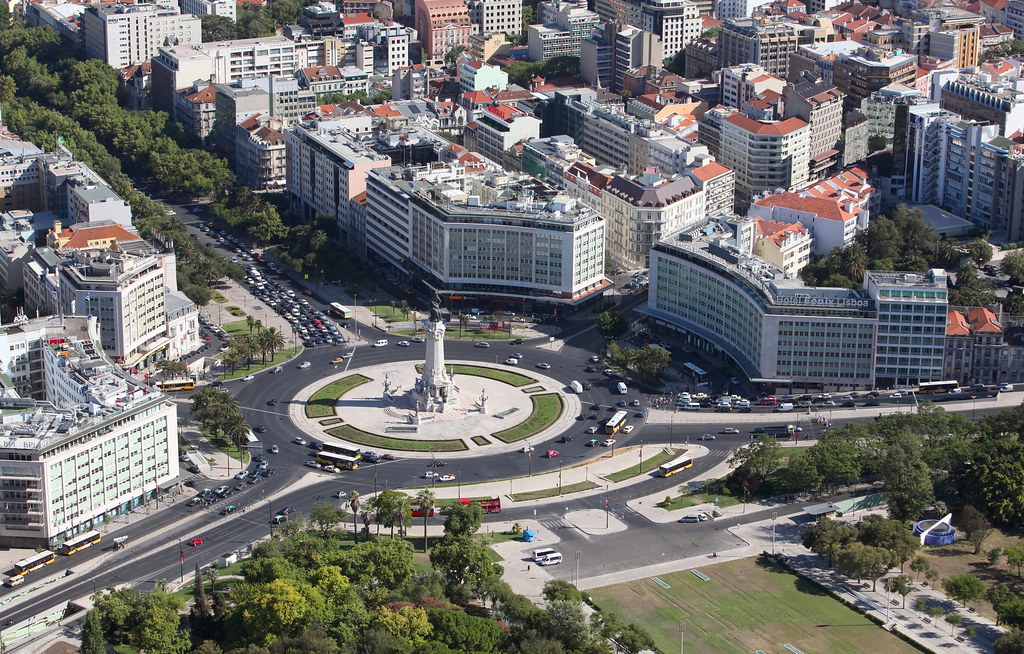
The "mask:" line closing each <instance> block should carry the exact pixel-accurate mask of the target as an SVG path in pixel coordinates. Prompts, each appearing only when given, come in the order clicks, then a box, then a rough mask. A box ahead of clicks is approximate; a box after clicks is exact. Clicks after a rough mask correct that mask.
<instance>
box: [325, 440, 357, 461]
mask: <svg viewBox="0 0 1024 654" xmlns="http://www.w3.org/2000/svg"><path fill="white" fill-rule="evenodd" d="M320 451H321V452H328V453H330V454H342V455H344V456H350V457H352V458H353V459H360V458H362V455H361V454H360V453H359V448H357V447H349V446H347V445H342V444H341V443H331V442H329V441H324V443H323V447H322V448H321V450H320Z"/></svg>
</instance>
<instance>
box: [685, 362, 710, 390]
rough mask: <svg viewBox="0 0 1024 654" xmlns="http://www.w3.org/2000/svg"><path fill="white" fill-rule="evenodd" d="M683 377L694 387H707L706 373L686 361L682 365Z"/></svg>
mask: <svg viewBox="0 0 1024 654" xmlns="http://www.w3.org/2000/svg"><path fill="white" fill-rule="evenodd" d="M683 375H685V376H686V377H687V378H688V379H689V380H690V382H692V383H693V385H694V386H707V384H708V373H707V372H706V371H705V370H704V369H703V368H701V367H700V366H698V365H697V364H695V363H690V362H689V361H687V362H686V363H684V364H683Z"/></svg>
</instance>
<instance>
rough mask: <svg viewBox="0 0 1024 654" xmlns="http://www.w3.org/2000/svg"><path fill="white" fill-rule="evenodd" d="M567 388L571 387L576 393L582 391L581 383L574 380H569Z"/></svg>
mask: <svg viewBox="0 0 1024 654" xmlns="http://www.w3.org/2000/svg"><path fill="white" fill-rule="evenodd" d="M569 388H571V389H572V392H573V393H576V394H577V395H579V394H580V393H582V392H583V384H581V383H579V382H578V381H576V380H573V381H571V382H569Z"/></svg>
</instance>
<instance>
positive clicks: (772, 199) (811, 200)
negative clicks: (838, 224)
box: [754, 191, 855, 221]
mask: <svg viewBox="0 0 1024 654" xmlns="http://www.w3.org/2000/svg"><path fill="white" fill-rule="evenodd" d="M754 204H756V205H757V206H759V207H782V208H785V209H792V210H794V211H802V212H805V213H812V214H814V215H815V216H818V217H819V218H825V219H828V220H842V221H846V220H852V219H854V218H855V215H854V214H852V213H850V212H849V211H846V210H844V209H843V208H842V207H841V206H839V203H838V202H835V201H834V200H826V199H823V198H815V197H804V196H802V195H799V194H797V193H793V192H791V191H783V192H782V193H773V194H771V195H767V196H765V197H763V198H758V199H757V200H756V201H755V202H754Z"/></svg>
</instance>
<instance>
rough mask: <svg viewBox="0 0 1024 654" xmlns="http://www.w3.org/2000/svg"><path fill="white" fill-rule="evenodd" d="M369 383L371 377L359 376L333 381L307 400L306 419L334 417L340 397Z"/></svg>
mask: <svg viewBox="0 0 1024 654" xmlns="http://www.w3.org/2000/svg"><path fill="white" fill-rule="evenodd" d="M369 381H370V378H369V377H367V376H365V375H358V374H356V375H349V376H347V377H342V378H341V379H336V380H335V381H332V382H331V383H330V384H327V385H326V386H324V387H322V388H320V389H318V390H317V391H316V392H315V393H313V394H312V395H310V396H309V399H308V400H306V417H307V418H327V417H330V416H333V415H334V405H335V403H336V402H337V401H338V398H339V397H341V396H342V395H344V394H345V393H348V392H349V391H350V390H352V389H353V388H356V387H357V386H362V385H363V384H365V383H367V382H369Z"/></svg>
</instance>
